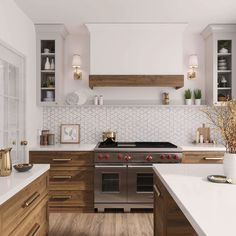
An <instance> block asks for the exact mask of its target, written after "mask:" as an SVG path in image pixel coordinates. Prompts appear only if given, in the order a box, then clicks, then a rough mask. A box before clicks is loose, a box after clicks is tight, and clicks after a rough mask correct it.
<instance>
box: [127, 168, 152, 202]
mask: <svg viewBox="0 0 236 236" xmlns="http://www.w3.org/2000/svg"><path fill="white" fill-rule="evenodd" d="M128 202H129V203H131V202H133V203H134V202H135V203H137V202H139V203H153V169H152V165H151V164H150V165H141V164H140V165H139V164H130V165H128Z"/></svg>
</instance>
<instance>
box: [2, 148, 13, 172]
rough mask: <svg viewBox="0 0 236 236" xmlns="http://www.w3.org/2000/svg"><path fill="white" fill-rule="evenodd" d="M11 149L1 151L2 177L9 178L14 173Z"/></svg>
mask: <svg viewBox="0 0 236 236" xmlns="http://www.w3.org/2000/svg"><path fill="white" fill-rule="evenodd" d="M11 149H12V148H6V149H0V176H8V175H10V174H11V172H12V162H11Z"/></svg>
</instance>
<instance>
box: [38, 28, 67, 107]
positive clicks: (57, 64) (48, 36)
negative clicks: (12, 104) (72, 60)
mask: <svg viewBox="0 0 236 236" xmlns="http://www.w3.org/2000/svg"><path fill="white" fill-rule="evenodd" d="M35 28H36V34H37V54H36V56H37V103H38V105H40V106H50V105H58V104H60V101H61V96H62V92H61V90H62V84H63V75H64V70H63V68H64V39H65V37H66V35H67V31H66V29H65V27H64V25H61V24H54V25H51V24H36V25H35Z"/></svg>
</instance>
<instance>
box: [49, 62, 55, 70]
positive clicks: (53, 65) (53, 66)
mask: <svg viewBox="0 0 236 236" xmlns="http://www.w3.org/2000/svg"><path fill="white" fill-rule="evenodd" d="M50 69H51V70H54V69H55V63H54V59H52V61H51V64H50Z"/></svg>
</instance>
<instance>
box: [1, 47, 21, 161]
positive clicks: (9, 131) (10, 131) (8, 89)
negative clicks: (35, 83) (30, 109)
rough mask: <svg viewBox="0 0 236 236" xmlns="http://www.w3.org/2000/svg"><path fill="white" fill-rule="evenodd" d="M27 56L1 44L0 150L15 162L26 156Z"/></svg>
mask: <svg viewBox="0 0 236 236" xmlns="http://www.w3.org/2000/svg"><path fill="white" fill-rule="evenodd" d="M23 80H24V58H23V57H21V56H19V55H18V54H16V53H14V52H13V51H12V50H9V49H7V48H6V47H5V46H3V45H1V44H0V149H2V148H7V147H11V148H12V151H11V156H12V161H13V163H18V162H21V161H23V160H24V159H25V144H26V143H25V142H24V138H25V97H24V91H25V90H24V86H25V84H24V81H23Z"/></svg>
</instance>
